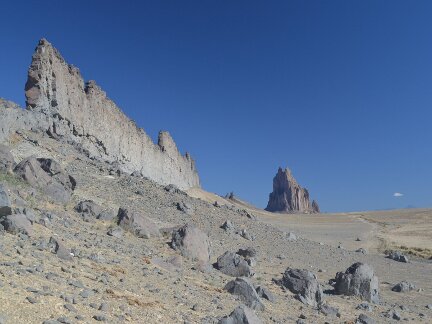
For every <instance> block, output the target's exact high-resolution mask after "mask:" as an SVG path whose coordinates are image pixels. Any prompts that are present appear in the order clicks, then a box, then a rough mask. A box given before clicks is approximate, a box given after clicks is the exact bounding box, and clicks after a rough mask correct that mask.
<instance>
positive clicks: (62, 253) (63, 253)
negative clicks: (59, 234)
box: [48, 236, 73, 261]
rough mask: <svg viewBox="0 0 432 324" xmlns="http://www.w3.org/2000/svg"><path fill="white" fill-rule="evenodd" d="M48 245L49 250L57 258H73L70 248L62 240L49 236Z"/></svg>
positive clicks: (68, 259)
mask: <svg viewBox="0 0 432 324" xmlns="http://www.w3.org/2000/svg"><path fill="white" fill-rule="evenodd" d="M48 246H49V247H50V248H51V252H53V253H55V254H56V255H57V257H58V258H60V259H62V260H67V261H70V260H72V259H73V257H72V255H71V253H70V249H68V248H66V246H65V245H64V244H63V242H61V241H59V240H58V239H56V238H54V237H53V236H51V238H50V240H49V243H48Z"/></svg>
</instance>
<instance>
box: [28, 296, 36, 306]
mask: <svg viewBox="0 0 432 324" xmlns="http://www.w3.org/2000/svg"><path fill="white" fill-rule="evenodd" d="M26 299H27V301H28V302H29V303H30V304H36V303H37V300H36V298H33V297H31V296H28V297H26Z"/></svg>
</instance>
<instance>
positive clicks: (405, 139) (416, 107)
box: [0, 0, 432, 211]
mask: <svg viewBox="0 0 432 324" xmlns="http://www.w3.org/2000/svg"><path fill="white" fill-rule="evenodd" d="M1 12H2V19H1V20H0V30H1V32H0V35H1V42H2V46H1V47H2V50H1V51H0V62H1V74H0V96H2V97H5V98H7V99H10V100H13V101H16V102H18V103H20V104H24V91H23V88H24V83H25V80H26V73H27V68H28V65H29V64H30V59H31V54H32V52H33V49H34V47H35V46H36V44H37V41H38V39H39V38H41V37H46V38H47V39H48V40H49V41H50V42H52V43H53V44H54V46H56V47H57V48H58V49H59V50H60V52H61V53H62V54H63V56H64V57H65V58H66V60H67V61H68V62H69V63H72V64H74V65H76V66H78V67H79V68H80V70H81V72H82V74H83V76H84V77H85V79H86V80H88V79H95V80H96V81H97V83H98V84H100V85H101V86H102V87H103V88H104V90H106V91H107V93H108V95H109V96H110V97H111V98H112V99H113V100H114V101H115V102H116V103H117V104H118V105H119V106H120V107H121V108H122V109H123V110H124V111H125V112H126V114H127V115H129V116H130V117H131V118H133V119H135V120H136V121H137V123H138V125H140V126H141V127H143V128H144V129H145V130H146V131H147V132H148V133H149V134H150V135H151V136H152V138H155V137H156V136H157V132H158V131H159V130H160V129H166V130H169V131H170V132H171V133H172V135H173V137H174V138H175V140H176V142H177V144H178V146H179V148H180V149H181V150H182V151H183V152H184V151H185V150H188V151H190V152H191V154H192V156H193V157H194V158H195V159H196V160H197V167H198V169H199V173H200V176H201V181H202V185H203V187H204V188H205V189H207V190H209V191H212V192H216V193H219V194H225V193H226V192H229V191H234V192H235V193H236V194H237V195H239V196H240V197H242V198H244V199H245V200H248V201H251V202H252V203H254V204H256V205H258V206H260V207H265V205H266V203H267V199H268V194H269V192H270V191H271V189H272V178H273V176H274V175H275V173H276V171H277V168H278V167H279V166H289V167H290V168H291V169H292V171H293V173H294V175H295V177H296V178H297V180H298V181H299V182H300V184H302V185H303V186H305V187H307V188H308V189H309V191H310V193H311V196H312V197H313V198H316V199H317V200H318V202H319V203H320V205H321V209H322V210H324V211H354V210H368V209H382V208H395V207H406V206H408V205H413V206H417V207H427V206H429V207H432V187H431V184H432V172H431V168H432V135H431V126H432V125H431V124H432V109H431V108H432V19H431V14H432V1H421V0H416V1H397V0H388V1H377V0H373V1H372V0H371V1H365V0H362V1H346V0H341V1H305V0H298V1H288V0H284V1H250V0H249V1H232V0H226V1H225V0H218V1H216V0H214V1H206V0H196V1H184V0H182V1H177V0H173V1H106V0H104V1H102V0H99V1H89V0H88V1H68V2H66V1H19V0H17V1H3V3H2V5H1ZM396 192H399V193H402V194H403V196H401V197H394V196H393V194H394V193H396Z"/></svg>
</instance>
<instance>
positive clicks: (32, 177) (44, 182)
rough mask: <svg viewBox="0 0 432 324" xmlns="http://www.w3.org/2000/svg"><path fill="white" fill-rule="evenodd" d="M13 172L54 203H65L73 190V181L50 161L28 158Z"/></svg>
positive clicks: (58, 166)
mask: <svg viewBox="0 0 432 324" xmlns="http://www.w3.org/2000/svg"><path fill="white" fill-rule="evenodd" d="M14 172H15V173H16V174H17V175H18V176H20V177H21V178H23V179H24V180H25V181H27V182H28V183H29V184H30V185H31V186H32V187H35V188H39V189H40V190H41V191H43V192H44V193H45V194H46V195H48V196H50V197H51V198H52V199H53V200H54V201H55V202H59V203H67V202H68V201H69V200H70V198H71V194H72V192H73V190H75V186H76V181H75V179H74V178H73V177H71V176H69V175H67V174H66V173H65V172H64V171H63V170H62V168H61V167H60V165H59V164H58V163H57V162H55V161H54V160H52V159H44V158H39V159H36V158H35V157H29V158H27V159H24V160H23V161H21V162H20V163H19V164H18V165H17V166H16V167H15V169H14Z"/></svg>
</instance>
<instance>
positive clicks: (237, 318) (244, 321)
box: [218, 305, 263, 324]
mask: <svg viewBox="0 0 432 324" xmlns="http://www.w3.org/2000/svg"><path fill="white" fill-rule="evenodd" d="M262 323H263V322H262V321H261V320H260V319H259V318H258V316H257V315H256V314H255V312H254V311H253V310H252V309H250V308H249V307H247V306H245V305H240V306H237V308H236V309H234V310H233V311H232V313H231V314H229V315H228V316H225V317H224V318H222V319H221V320H220V321H219V322H218V324H262Z"/></svg>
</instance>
